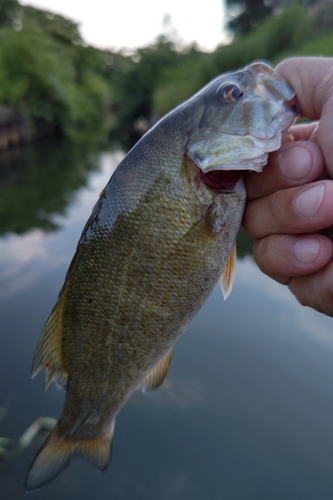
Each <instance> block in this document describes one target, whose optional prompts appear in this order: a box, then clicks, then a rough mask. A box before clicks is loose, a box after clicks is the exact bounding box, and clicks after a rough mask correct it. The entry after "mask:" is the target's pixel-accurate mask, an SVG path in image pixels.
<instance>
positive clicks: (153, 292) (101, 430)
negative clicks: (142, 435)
mask: <svg viewBox="0 0 333 500" xmlns="http://www.w3.org/2000/svg"><path fill="white" fill-rule="evenodd" d="M297 114H298V111H297V104H296V101H295V94H294V91H293V90H292V89H291V88H290V87H289V86H288V85H287V84H286V83H285V82H284V81H283V80H282V79H281V78H280V77H279V76H278V75H277V73H276V72H275V71H274V70H273V69H272V68H271V67H270V66H268V65H266V64H264V63H260V62H259V63H258V62H255V63H253V64H250V65H248V66H246V67H245V68H242V69H240V70H238V71H234V72H228V73H225V74H222V75H220V76H218V77H216V78H215V79H214V80H212V81H211V82H210V83H208V84H207V85H206V86H205V87H203V88H202V89H201V90H199V91H198V92H197V93H196V94H195V95H193V96H192V97H191V98H190V99H188V100H187V101H185V102H184V103H182V104H180V105H179V106H177V107H176V108H175V109H174V110H172V111H171V112H170V113H168V114H167V115H166V116H165V117H163V118H162V119H161V120H160V121H159V122H158V123H157V124H156V125H155V126H154V127H153V128H151V129H150V130H149V131H148V132H147V133H146V134H145V135H144V136H143V137H142V138H141V139H140V140H139V142H138V143H137V144H136V145H135V146H134V147H133V148H132V149H131V150H130V152H129V153H128V154H127V156H126V157H125V158H124V159H123V161H122V162H121V163H120V164H119V166H118V167H117V169H116V170H115V172H114V174H113V175H112V177H111V179H110V181H109V182H108V184H107V185H106V187H105V188H104V189H103V191H102V193H101V194H100V197H99V199H98V201H97V202H96V204H95V206H94V208H93V211H92V214H91V216H90V218H89V219H88V221H87V223H86V225H85V227H84V229H83V232H82V235H81V237H80V240H79V242H78V245H77V249H76V252H75V255H74V257H73V259H72V262H71V264H70V266H69V269H68V272H67V275H66V278H65V282H64V285H63V287H62V289H61V291H60V293H59V297H58V300H57V302H56V304H55V306H54V308H53V310H52V312H51V314H50V316H49V318H48V320H47V322H46V324H45V326H44V329H43V331H42V334H41V337H40V340H39V343H38V345H37V350H36V354H35V358H34V362H33V368H32V377H34V376H35V375H37V374H38V373H39V372H40V371H41V370H43V369H45V370H46V388H47V387H48V386H49V384H50V383H51V382H52V381H55V382H56V383H57V385H58V386H60V387H62V388H63V389H65V390H66V398H65V402H64V408H63V411H62V415H61V417H60V419H59V420H58V422H57V424H56V425H55V427H54V429H53V430H52V432H51V433H50V434H49V436H48V438H47V439H46V441H45V443H44V444H43V445H42V447H41V449H40V451H39V452H38V453H37V456H36V458H35V460H34V461H33V463H32V465H31V466H30V469H29V471H28V474H27V477H26V481H25V488H26V490H27V491H31V490H34V489H37V488H40V487H41V486H43V485H45V484H47V483H48V482H49V481H51V480H52V479H53V478H55V477H56V476H57V475H58V474H59V473H60V472H61V471H62V470H63V469H64V468H65V467H66V466H67V465H68V464H69V463H70V461H71V460H72V458H74V457H75V456H80V457H83V458H85V459H87V460H88V461H90V462H91V463H92V464H93V465H95V467H96V468H97V469H99V470H104V469H106V467H107V466H108V464H109V461H110V456H111V449H112V439H113V434H114V428H115V418H116V416H117V414H118V412H119V410H120V409H121V407H122V406H123V405H124V403H125V402H126V401H127V399H128V398H129V397H130V395H131V394H132V392H133V391H134V390H135V389H138V388H139V389H142V390H144V391H151V390H154V389H156V388H157V387H159V386H160V385H161V384H162V383H163V381H164V380H165V378H166V375H167V373H168V369H169V367H170V362H171V358H172V351H173V346H174V343H175V342H176V340H177V339H178V338H179V337H180V335H181V334H182V333H183V332H184V331H185V330H186V328H187V327H188V325H189V323H190V322H191V320H192V319H193V317H194V316H195V315H196V313H197V312H198V310H199V309H200V308H201V307H202V305H203V304H204V303H205V301H206V300H207V298H208V297H209V295H210V294H211V292H212V290H213V289H214V287H215V286H216V284H217V283H218V282H219V280H220V279H221V286H222V291H223V294H224V296H225V297H227V296H228V294H229V293H230V290H231V286H232V280H233V275H234V269H235V261H236V252H235V240H236V236H237V233H238V230H239V227H240V224H241V220H242V216H243V211H244V206H245V200H246V190H245V186H244V182H243V174H244V172H245V171H248V170H254V171H257V172H260V171H261V170H262V168H263V166H264V165H265V164H266V162H267V158H268V154H269V152H271V151H274V150H276V149H278V148H279V147H280V145H281V138H282V134H283V133H284V131H285V130H287V129H288V127H289V126H290V125H291V124H292V123H293V122H294V120H295V119H296V117H297Z"/></svg>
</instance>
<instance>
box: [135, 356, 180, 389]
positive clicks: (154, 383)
mask: <svg viewBox="0 0 333 500" xmlns="http://www.w3.org/2000/svg"><path fill="white" fill-rule="evenodd" d="M172 352H173V348H171V349H170V350H169V351H168V352H167V353H166V355H165V356H163V358H162V359H161V360H160V361H159V362H158V363H157V365H155V366H154V368H153V369H152V370H151V371H150V372H149V373H148V375H146V376H145V378H144V379H142V380H141V382H140V385H139V387H138V389H142V390H143V391H144V392H146V391H154V390H155V389H157V388H158V387H159V386H160V385H162V384H163V382H164V380H165V378H166V376H167V374H168V371H169V368H170V363H171V358H172Z"/></svg>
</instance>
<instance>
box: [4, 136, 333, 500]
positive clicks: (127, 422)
mask: <svg viewBox="0 0 333 500" xmlns="http://www.w3.org/2000/svg"><path fill="white" fill-rule="evenodd" d="M16 154H17V157H16V159H15V160H13V159H11V161H10V162H9V161H8V162H6V160H5V159H4V158H2V159H1V167H0V170H1V172H2V173H1V181H0V193H1V196H0V213H1V229H0V230H1V233H2V237H1V238H0V322H1V325H0V328H1V335H0V377H1V379H0V380H1V385H0V407H1V406H2V405H5V406H7V411H6V412H3V413H4V414H3V418H2V419H1V420H0V436H1V437H7V438H13V439H17V438H19V436H21V435H22V434H23V433H24V431H25V430H26V429H27V428H28V427H29V425H31V423H32V422H33V421H35V420H36V419H37V418H39V417H41V416H47V417H55V418H57V417H59V415H60V412H61V408H62V403H63V398H64V393H63V392H62V391H60V390H58V389H56V388H55V387H54V385H52V386H51V387H50V389H49V390H48V392H46V393H45V392H44V388H43V385H44V380H43V379H44V377H43V375H39V376H38V377H36V378H35V379H34V380H33V381H32V382H31V381H29V374H30V367H31V362H32V358H33V354H34V350H35V346H36V343H37V340H38V337H39V334H40V331H41V329H42V326H43V324H44V322H45V320H46V319H47V316H48V314H49V312H50V309H51V308H52V306H53V304H54V302H55V300H56V297H57V294H58V291H59V289H60V287H61V285H62V282H63V279H64V276H65V273H66V270H67V267H68V264H69V262H70V259H71V257H72V255H73V253H74V250H75V246H76V243H77V240H78V238H79V235H80V233H81V230H82V227H83V225H84V223H85V221H86V219H87V218H88V216H89V214H90V211H91V208H92V206H93V204H94V202H95V201H96V198H97V196H98V194H99V192H100V191H101V189H102V188H103V187H104V185H105V183H106V182H107V180H108V179H109V177H110V174H111V172H112V170H113V169H114V168H115V166H116V165H117V164H118V162H119V161H120V159H121V157H122V153H119V152H112V153H100V154H99V155H98V156H96V155H91V154H83V153H80V154H78V152H75V151H74V150H73V149H72V148H71V146H70V145H68V144H62V143H61V142H54V143H48V145H47V144H45V145H42V144H40V145H35V146H30V147H29V148H22V150H20V151H17V152H16ZM29 200H31V203H30V202H29ZM55 228H57V229H55ZM6 401H7V403H6ZM0 413H1V410H0ZM39 444H40V443H38V442H34V444H33V446H31V447H30V448H29V449H27V450H26V451H25V452H24V453H21V454H20V455H18V456H16V457H13V458H11V459H9V460H6V461H3V462H2V467H1V468H0V498H1V499H3V500H17V499H23V498H25V494H24V492H23V481H24V476H25V473H26V471H27V469H28V467H29V464H30V462H31V460H32V459H33V457H34V455H35V453H36V451H37V449H38V447H39ZM332 463H333V336H332V320H331V319H330V318H326V317H325V316H322V315H320V314H318V313H315V312H314V311H311V310H308V309H304V308H302V307H301V306H299V305H298V304H297V302H296V301H295V299H294V298H293V297H292V296H291V294H290V293H289V292H288V290H287V289H285V288H284V287H282V286H279V285H278V284H276V283H274V282H272V281H270V280H269V279H268V278H266V277H265V276H264V275H262V274H261V273H260V272H259V271H258V269H257V268H256V266H255V265H254V263H253V261H252V259H251V257H250V256H246V257H245V258H244V259H243V260H239V261H238V267H237V273H236V280H235V285H234V290H233V293H232V294H231V296H230V297H229V298H228V300H227V301H226V302H223V300H222V295H221V292H220V290H219V288H216V290H215V291H214V293H213V294H212V296H211V297H210V299H209V301H208V302H207V304H206V305H205V306H204V308H203V309H202V310H201V312H200V313H199V314H198V316H197V317H196V319H195V320H194V321H193V323H192V325H191V326H190V328H189V330H188V332H187V333H186V334H184V336H183V337H182V338H181V339H180V341H179V342H178V343H177V345H176V348H175V353H174V357H173V361H172V364H171V369H170V373H169V375H168V378H167V381H166V383H165V384H164V385H163V386H162V387H161V388H160V389H159V390H158V391H156V392H155V393H152V394H141V393H135V394H134V395H133V397H132V398H131V399H130V400H129V401H128V403H127V404H126V405H125V407H124V408H123V410H122V411H121V412H120V414H119V416H118V418H117V422H116V431H115V440H114V448H113V457H112V462H111V465H110V467H109V468H108V469H107V471H106V472H105V473H103V474H100V473H97V472H96V471H95V469H94V468H93V466H91V465H90V464H89V463H87V462H85V461H83V460H80V459H77V460H74V461H73V462H72V464H71V466H70V467H69V468H68V469H66V470H65V471H64V472H63V473H62V474H61V475H60V476H59V477H58V478H57V479H55V480H54V481H53V482H52V483H51V484H50V485H48V486H46V487H45V488H44V489H42V490H40V491H38V492H36V493H34V495H35V496H36V497H38V498H40V499H48V500H49V499H51V500H53V499H59V498H61V499H63V500H67V499H68V500H69V499H71V500H73V499H80V500H86V499H87V500H88V499H92V498H99V499H102V500H104V499H113V500H125V499H126V500H128V499H131V500H141V499H142V500H143V499H144V500H156V499H161V500H174V499H175V500H178V499H179V500H180V499H181V500H184V499H187V498H190V499H191V500H199V499H200V500H202V499H214V500H215V499H226V500H258V499H270V500H281V499H287V500H289V499H290V500H295V499H296V498H297V499H298V498H302V500H310V499H311V500H313V499H314V498H316V499H317V498H318V499H320V500H326V499H327V500H328V499H330V500H331V498H332V493H333V478H332Z"/></svg>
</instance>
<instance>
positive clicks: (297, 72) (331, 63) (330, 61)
mask: <svg viewBox="0 0 333 500" xmlns="http://www.w3.org/2000/svg"><path fill="white" fill-rule="evenodd" d="M277 72H278V73H279V74H280V75H281V76H282V78H284V80H286V81H287V82H288V83H289V85H290V86H291V87H292V88H293V89H294V91H295V93H296V95H297V101H298V104H299V107H300V110H301V113H302V115H303V116H304V117H306V118H308V119H310V120H319V126H318V131H317V139H316V140H317V142H318V144H319V146H320V147H321V149H322V152H323V155H324V158H325V164H326V168H327V171H328V173H329V176H330V177H331V178H333V58H325V57H298V58H292V59H286V60H285V61H283V62H282V63H280V64H279V65H278V66H277Z"/></svg>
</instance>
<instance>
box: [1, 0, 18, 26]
mask: <svg viewBox="0 0 333 500" xmlns="http://www.w3.org/2000/svg"><path fill="white" fill-rule="evenodd" d="M18 11H19V4H18V2H17V0H0V27H1V26H13V25H14V23H15V20H16V18H17V15H18Z"/></svg>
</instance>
